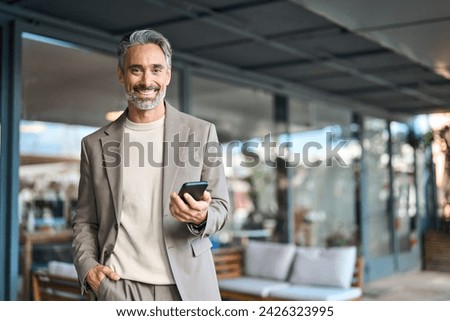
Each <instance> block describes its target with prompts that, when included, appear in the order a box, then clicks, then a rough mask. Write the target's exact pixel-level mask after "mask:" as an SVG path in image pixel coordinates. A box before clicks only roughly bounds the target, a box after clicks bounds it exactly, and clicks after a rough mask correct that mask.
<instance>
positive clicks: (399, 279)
mask: <svg viewBox="0 0 450 321" xmlns="http://www.w3.org/2000/svg"><path fill="white" fill-rule="evenodd" d="M363 300H366V301H447V300H450V273H448V272H433V271H413V272H407V273H402V274H397V275H394V276H391V277H388V278H385V279H380V280H376V281H372V282H370V283H367V284H365V285H364V286H363Z"/></svg>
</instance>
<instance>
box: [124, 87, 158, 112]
mask: <svg viewBox="0 0 450 321" xmlns="http://www.w3.org/2000/svg"><path fill="white" fill-rule="evenodd" d="M126 96H127V100H128V101H129V102H130V103H132V104H133V105H134V106H136V108H138V109H140V110H152V109H153V108H155V107H156V106H158V105H159V104H160V103H161V102H162V101H163V100H164V98H165V97H166V91H165V90H164V91H160V92H158V94H157V95H156V97H155V99H151V98H139V97H138V96H137V95H135V94H133V93H129V92H127V93H126Z"/></svg>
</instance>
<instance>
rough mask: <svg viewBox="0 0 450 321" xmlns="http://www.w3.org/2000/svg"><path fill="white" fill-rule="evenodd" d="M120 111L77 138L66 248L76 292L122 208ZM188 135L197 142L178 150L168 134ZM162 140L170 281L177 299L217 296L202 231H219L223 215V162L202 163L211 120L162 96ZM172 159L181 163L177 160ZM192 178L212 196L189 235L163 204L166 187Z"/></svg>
mask: <svg viewBox="0 0 450 321" xmlns="http://www.w3.org/2000/svg"><path fill="white" fill-rule="evenodd" d="M126 113H127V111H125V112H124V113H123V114H122V116H120V117H119V118H118V119H117V120H116V121H114V122H112V123H110V124H109V125H107V126H105V127H103V128H101V129H99V130H97V131H96V132H94V133H92V134H90V135H88V136H86V137H85V138H84V139H83V141H82V143H81V148H82V150H81V165H80V174H81V177H80V184H79V194H78V204H77V211H76V215H75V217H74V223H73V244H72V250H73V256H74V263H75V267H76V269H77V273H78V276H79V280H80V283H81V285H82V286H81V287H82V292H84V291H85V290H86V284H85V277H86V275H87V272H88V271H89V270H90V269H91V268H92V267H94V266H95V265H97V264H99V263H100V264H105V262H106V261H107V260H108V258H109V256H110V255H111V252H112V251H113V250H114V244H115V241H116V238H117V232H118V227H119V224H120V215H121V212H122V210H121V208H122V166H120V162H118V161H117V160H119V161H120V159H118V156H119V155H120V156H121V155H122V147H123V144H122V139H123V133H124V126H125V119H126ZM178 137H179V138H178ZM194 138H195V141H196V142H200V146H201V147H202V148H197V149H193V148H191V149H189V148H181V150H179V155H177V151H176V150H175V149H174V148H172V147H171V144H170V142H172V141H174V140H177V141H181V142H187V141H189V139H191V140H192V139H194ZM164 141H165V142H169V144H167V143H166V144H165V145H164V160H165V163H166V164H167V165H166V166H165V167H164V169H163V186H162V187H161V188H162V191H163V207H162V208H163V212H162V213H161V215H162V216H163V229H164V236H165V247H166V249H167V254H168V257H169V262H170V267H171V269H172V272H173V276H174V278H175V282H176V284H177V287H178V290H179V292H180V295H181V298H182V299H183V300H202V301H203V300H220V294H219V289H218V284H217V278H216V272H215V268H214V262H213V257H212V253H211V241H210V240H209V237H208V236H210V235H212V234H213V233H215V232H217V231H219V230H220V229H221V228H222V227H223V226H224V224H225V222H226V220H227V215H228V208H229V200H228V189H227V185H226V180H225V174H224V169H223V165H221V166H206V165H205V164H210V163H211V162H214V161H215V160H214V159H212V158H211V157H210V156H211V152H212V151H214V150H216V148H210V150H209V151H210V153H209V154H208V153H205V150H204V149H203V147H204V146H205V145H206V144H207V143H208V142H214V143H217V142H218V139H217V133H216V129H215V127H214V125H213V124H211V123H208V122H206V121H203V120H200V119H198V118H195V117H193V116H190V115H187V114H184V113H181V112H179V111H178V110H176V109H175V108H173V107H171V106H170V105H169V104H168V103H167V102H166V116H165V125H164ZM177 160H179V161H182V162H184V163H185V166H184V167H182V166H178V165H180V162H176V161H177ZM189 160H191V161H190V162H189ZM216 160H217V159H216ZM206 161H209V162H210V163H206ZM195 162H198V164H195ZM177 164H178V165H177ZM196 180H206V181H208V183H209V186H208V190H209V192H210V193H211V196H212V202H211V204H210V207H209V210H208V218H207V223H206V226H205V228H204V231H203V233H202V234H201V235H195V234H194V233H193V232H191V231H190V229H188V227H187V224H186V223H182V222H179V221H177V220H175V219H174V218H173V217H172V215H171V213H170V210H169V203H170V193H171V192H174V191H175V192H177V191H178V190H179V189H180V187H181V185H182V184H183V183H184V182H187V181H196ZM148 246H149V247H150V246H155V244H148ZM148 273H152V271H148Z"/></svg>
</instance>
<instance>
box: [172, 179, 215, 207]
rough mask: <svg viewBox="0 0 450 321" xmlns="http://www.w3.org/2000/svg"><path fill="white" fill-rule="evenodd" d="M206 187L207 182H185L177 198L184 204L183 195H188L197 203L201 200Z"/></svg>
mask: <svg viewBox="0 0 450 321" xmlns="http://www.w3.org/2000/svg"><path fill="white" fill-rule="evenodd" d="M207 187H208V182H207V181H196V182H186V183H184V184H183V186H181V189H180V191H179V192H178V196H180V198H181V199H182V200H183V201H184V202H185V203H187V202H186V200H185V199H184V196H183V195H184V193H188V194H189V195H191V196H192V197H193V198H194V199H195V200H196V201H199V200H200V199H201V198H202V195H203V192H204V191H205V190H206V188H207Z"/></svg>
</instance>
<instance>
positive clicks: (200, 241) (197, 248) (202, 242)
mask: <svg viewBox="0 0 450 321" xmlns="http://www.w3.org/2000/svg"><path fill="white" fill-rule="evenodd" d="M191 247H192V253H194V256H199V255H200V254H202V253H203V252H205V251H207V250H209V249H210V248H211V247H212V243H211V241H210V240H209V237H205V238H197V239H195V240H193V241H192V242H191Z"/></svg>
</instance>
